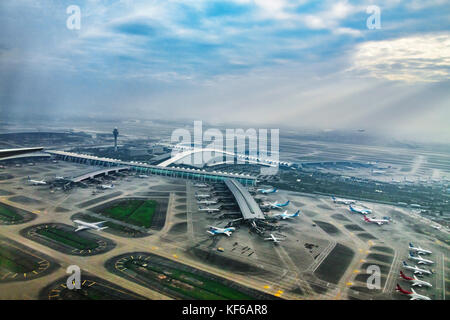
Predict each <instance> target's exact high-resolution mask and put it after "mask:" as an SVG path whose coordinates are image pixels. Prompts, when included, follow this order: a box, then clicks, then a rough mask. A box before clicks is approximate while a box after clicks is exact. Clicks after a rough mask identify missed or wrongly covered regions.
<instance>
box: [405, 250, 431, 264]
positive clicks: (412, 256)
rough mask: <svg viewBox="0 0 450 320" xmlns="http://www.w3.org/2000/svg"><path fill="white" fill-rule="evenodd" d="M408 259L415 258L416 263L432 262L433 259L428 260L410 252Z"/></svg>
mask: <svg viewBox="0 0 450 320" xmlns="http://www.w3.org/2000/svg"><path fill="white" fill-rule="evenodd" d="M409 259H410V260H416V261H417V263H418V264H433V263H434V261H431V260H428V259H424V258H422V257H421V256H419V255H417V256H414V255H412V254H411V253H410V254H409Z"/></svg>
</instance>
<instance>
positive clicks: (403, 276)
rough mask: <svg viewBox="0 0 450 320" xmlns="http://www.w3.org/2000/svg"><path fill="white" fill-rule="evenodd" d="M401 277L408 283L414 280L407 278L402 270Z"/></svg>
mask: <svg viewBox="0 0 450 320" xmlns="http://www.w3.org/2000/svg"><path fill="white" fill-rule="evenodd" d="M400 276H401V277H402V278H403V279H405V280H408V281H410V280H414V279H413V278H410V277H407V276H406V275H405V274H404V273H403V271H401V270H400Z"/></svg>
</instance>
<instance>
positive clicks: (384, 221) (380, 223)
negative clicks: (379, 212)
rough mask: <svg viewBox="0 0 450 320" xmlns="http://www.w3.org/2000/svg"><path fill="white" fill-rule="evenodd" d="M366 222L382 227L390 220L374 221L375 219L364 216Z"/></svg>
mask: <svg viewBox="0 0 450 320" xmlns="http://www.w3.org/2000/svg"><path fill="white" fill-rule="evenodd" d="M364 221H365V222H368V223H376V224H378V225H379V226H381V225H383V224H385V223H389V220H387V219H373V218H368V217H366V216H364Z"/></svg>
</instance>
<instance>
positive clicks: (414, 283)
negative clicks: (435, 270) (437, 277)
mask: <svg viewBox="0 0 450 320" xmlns="http://www.w3.org/2000/svg"><path fill="white" fill-rule="evenodd" d="M400 277H402V278H403V279H405V280H406V281H410V282H411V285H412V286H413V287H414V286H419V287H422V286H425V287H430V288H431V287H432V285H431V283H429V282H426V281H423V280H419V279H417V277H416V276H415V275H413V277H412V278H411V277H408V276H406V275H405V274H404V273H403V271H401V270H400Z"/></svg>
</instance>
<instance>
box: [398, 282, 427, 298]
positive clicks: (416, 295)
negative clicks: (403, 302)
mask: <svg viewBox="0 0 450 320" xmlns="http://www.w3.org/2000/svg"><path fill="white" fill-rule="evenodd" d="M395 290H396V291H399V292H401V293H403V294H406V295H408V296H410V297H411V299H409V300H431V299H430V298H429V297H427V296H424V295H421V294H418V293H416V292H415V291H414V289H413V288H411V291H406V290H404V289H402V288H401V287H400V285H399V284H398V283H397V288H396V289H395Z"/></svg>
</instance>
